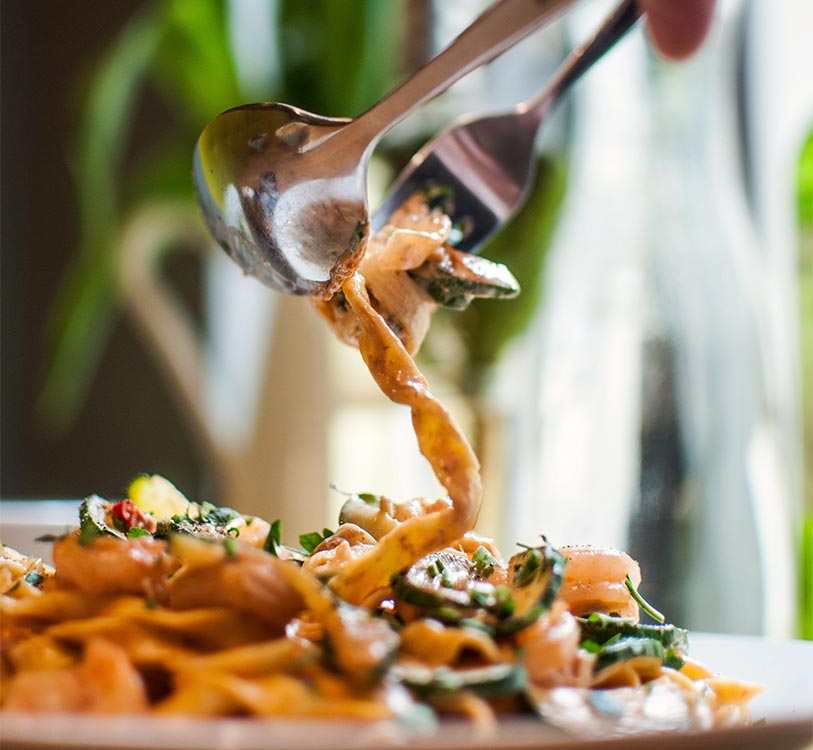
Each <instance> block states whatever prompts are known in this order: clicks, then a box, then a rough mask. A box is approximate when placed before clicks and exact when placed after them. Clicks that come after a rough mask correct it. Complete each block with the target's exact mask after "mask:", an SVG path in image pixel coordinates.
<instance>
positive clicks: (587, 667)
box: [516, 601, 595, 687]
mask: <svg viewBox="0 0 813 750" xmlns="http://www.w3.org/2000/svg"><path fill="white" fill-rule="evenodd" d="M516 640H517V644H518V645H519V646H520V648H521V649H522V651H523V654H524V656H523V658H524V663H525V669H526V670H527V673H528V679H529V680H530V681H531V682H533V683H534V684H535V685H539V686H542V687H546V686H550V687H553V686H555V685H573V686H587V685H589V681H590V677H591V674H592V664H593V661H594V660H595V656H593V655H592V654H588V653H586V652H584V651H580V650H579V643H580V641H581V630H580V628H579V624H578V622H577V621H576V618H575V617H574V616H573V615H572V614H571V613H570V612H568V610H567V608H566V606H565V604H564V603H563V602H561V601H557V602H555V603H554V605H553V606H552V607H551V609H550V610H549V611H548V612H546V613H545V614H544V615H543V616H542V617H540V618H539V619H538V620H537V621H536V622H535V623H534V624H533V625H531V626H530V627H528V628H526V629H525V630H522V631H520V633H518V634H517V637H516Z"/></svg>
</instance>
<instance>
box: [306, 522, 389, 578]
mask: <svg viewBox="0 0 813 750" xmlns="http://www.w3.org/2000/svg"><path fill="white" fill-rule="evenodd" d="M373 545H375V538H374V537H373V536H372V535H370V534H369V533H368V532H366V531H365V530H364V529H362V528H361V527H360V526H356V524H354V523H343V524H342V525H341V526H339V528H338V529H336V531H335V532H334V533H333V534H332V535H331V536H329V537H328V538H327V539H324V540H323V541H322V542H321V543H320V544H318V545H317V546H316V547H315V548H314V550H313V551H312V552H311V554H310V555H309V556H308V558H307V560H305V562H304V563H303V564H302V567H303V568H304V569H305V570H307V571H309V572H311V573H313V575H315V576H316V577H317V578H320V577H322V576H326V577H329V576H332V575H334V574H336V573H338V572H339V570H341V568H342V566H344V565H345V564H347V563H348V562H349V561H350V560H355V559H356V558H357V557H361V556H362V555H363V554H365V553H366V552H367V550H369V549H370V548H371V547H372V546H373Z"/></svg>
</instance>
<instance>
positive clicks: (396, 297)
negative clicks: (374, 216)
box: [312, 193, 452, 354]
mask: <svg viewBox="0 0 813 750" xmlns="http://www.w3.org/2000/svg"><path fill="white" fill-rule="evenodd" d="M451 231H452V222H451V219H449V217H448V216H446V215H444V214H443V213H441V212H439V211H437V210H432V209H430V208H429V207H428V206H427V205H426V201H425V199H424V197H423V195H421V194H420V193H416V194H415V195H413V196H412V197H411V198H410V199H409V200H407V201H406V203H405V204H404V205H403V206H402V207H401V208H399V209H398V210H397V211H396V212H395V213H394V214H393V215H392V217H391V218H390V221H389V224H388V225H387V226H385V227H384V228H383V229H381V231H379V232H377V233H376V234H375V235H374V236H373V237H371V238H370V239H369V241H368V242H367V248H366V250H365V252H364V257H363V258H362V259H361V262H360V263H359V266H358V271H359V273H360V274H361V276H362V277H363V278H364V283H365V287H366V289H367V290H368V291H369V296H370V299H371V300H372V305H373V307H374V308H375V310H376V312H377V313H379V314H380V315H381V316H382V317H383V318H384V319H385V320H386V321H387V325H388V326H389V327H390V328H391V329H392V330H393V331H395V332H397V335H398V337H399V338H400V340H401V342H402V343H403V345H404V347H406V350H407V351H408V352H409V353H410V354H414V353H415V352H416V351H417V350H418V348H419V347H420V345H421V342H422V341H423V339H424V337H425V336H426V332H427V331H428V330H429V322H430V319H431V317H432V313H433V312H434V311H435V310H436V309H437V307H438V304H437V302H435V300H433V299H432V297H431V296H430V295H429V294H428V293H427V292H426V291H425V290H424V289H423V288H422V287H421V286H420V285H419V284H416V283H415V281H414V280H413V279H412V278H411V277H410V276H409V275H408V274H407V273H406V271H407V270H409V269H412V268H416V267H418V266H420V265H421V264H422V263H423V262H424V261H425V260H426V259H427V258H428V257H429V256H430V255H431V254H432V253H433V252H434V251H436V250H437V249H438V248H439V247H441V246H442V245H443V244H444V243H445V242H446V241H447V240H448V239H449V236H450V234H451ZM312 301H313V304H314V307H315V308H316V310H317V312H319V314H320V315H321V316H322V317H323V318H324V319H325V320H326V321H327V322H328V324H329V325H330V327H331V328H332V329H333V331H334V332H335V333H336V335H337V336H338V337H339V339H340V340H341V341H344V342H345V343H346V344H349V345H350V346H355V347H357V346H358V345H359V340H360V338H361V336H362V329H363V325H361V324H360V321H359V319H358V316H357V315H356V314H355V312H354V310H353V309H352V305H351V304H348V303H349V300H348V299H347V297H346V294H345V291H339V292H337V293H336V294H334V295H333V297H331V298H330V299H328V300H323V299H315V298H314V299H313V300H312Z"/></svg>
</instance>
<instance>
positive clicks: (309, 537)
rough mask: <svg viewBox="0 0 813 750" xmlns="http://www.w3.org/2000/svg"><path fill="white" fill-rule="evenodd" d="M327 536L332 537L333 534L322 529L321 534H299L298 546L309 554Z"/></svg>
mask: <svg viewBox="0 0 813 750" xmlns="http://www.w3.org/2000/svg"><path fill="white" fill-rule="evenodd" d="M329 536H333V532H332V531H331V530H330V529H322V533H321V534H320V533H319V532H318V531H311V532H309V533H307V534H300V535H299V545H300V546H301V547H302V549H304V550H305V552H307V553H308V554H310V553H311V552H313V551H314V550H315V549H316V548H317V547H318V546H319V545H320V544H321V543H322V542H323V541H324V540H325V539H327V538H328V537H329Z"/></svg>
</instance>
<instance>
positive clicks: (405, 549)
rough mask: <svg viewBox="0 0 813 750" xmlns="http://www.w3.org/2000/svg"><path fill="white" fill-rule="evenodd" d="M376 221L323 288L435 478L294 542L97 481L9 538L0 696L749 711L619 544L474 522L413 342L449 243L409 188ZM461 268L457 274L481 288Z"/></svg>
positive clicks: (142, 709) (151, 491)
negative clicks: (69, 520)
mask: <svg viewBox="0 0 813 750" xmlns="http://www.w3.org/2000/svg"><path fill="white" fill-rule="evenodd" d="M393 221H394V222H395V223H396V225H395V226H393V225H390V226H388V227H386V228H385V229H383V230H382V231H381V232H380V233H379V234H378V235H377V236H376V237H374V238H372V240H371V242H370V249H369V251H368V255H367V256H366V258H365V260H364V261H363V262H362V265H361V266H360V268H359V270H358V271H357V272H356V273H355V275H354V276H352V277H351V278H350V279H349V280H348V281H347V282H345V284H344V285H343V287H342V290H341V292H340V293H338V294H337V295H336V296H335V297H334V299H333V300H330V301H327V302H325V301H318V302H316V305H317V307H318V308H319V311H320V312H321V314H322V315H323V316H324V317H325V318H326V319H327V320H328V322H329V323H330V325H331V326H332V327H333V328H334V330H336V332H337V334H338V335H339V336H340V338H342V339H343V340H344V341H346V342H348V343H351V344H353V345H357V346H358V348H359V350H360V352H361V355H362V357H363V359H364V361H365V363H366V364H367V367H368V368H369V370H370V372H371V373H372V375H373V377H374V378H375V380H376V383H377V384H378V385H379V387H380V389H381V390H382V391H383V393H384V394H386V395H387V396H388V397H389V398H390V399H392V400H393V401H395V402H396V403H399V404H403V405H405V406H407V407H409V409H410V410H411V414H412V421H413V425H414V429H415V433H416V436H417V438H418V443H419V447H420V450H421V452H422V453H423V455H424V456H425V457H426V458H427V460H428V461H429V463H430V465H431V466H432V468H433V470H434V472H435V474H436V475H437V477H438V479H439V480H440V482H441V484H442V485H443V487H444V488H445V490H446V492H447V497H443V498H436V499H432V498H416V499H412V500H409V501H404V502H400V503H399V502H395V501H392V500H390V499H388V498H385V497H375V496H371V495H364V494H359V495H353V496H351V497H349V498H348V500H347V502H346V504H345V506H344V508H343V509H342V514H341V517H340V524H339V526H338V528H337V529H336V530H335V531H330V530H326V531H325V532H323V533H316V534H315V535H305V537H303V538H301V539H300V543H301V545H302V547H303V548H302V549H299V548H294V547H289V546H286V545H285V544H283V542H282V536H281V531H280V527H279V525H278V523H273V524H271V523H268V522H267V521H265V520H262V519H259V518H252V517H245V516H242V515H240V514H239V513H237V512H235V511H232V510H230V509H228V508H222V507H216V506H213V505H211V504H208V503H200V504H199V503H195V502H190V501H189V500H187V498H186V497H185V496H184V495H183V494H182V493H180V492H179V491H178V490H177V489H176V488H175V487H174V486H173V485H171V484H170V483H169V482H168V481H167V480H165V479H163V478H161V477H156V476H154V477H142V478H140V479H138V480H136V481H135V482H134V483H133V484H132V485H131V487H130V489H129V490H128V493H127V497H126V498H125V499H124V500H121V501H119V502H110V501H106V500H103V499H101V498H98V497H95V496H92V497H90V498H88V499H87V500H86V501H85V503H84V504H83V506H82V510H81V512H80V524H79V527H78V529H77V530H76V531H74V532H72V533H71V534H68V535H66V536H65V537H63V538H61V539H59V540H57V541H56V542H55V545H54V559H55V562H56V571H54V570H53V569H51V568H48V567H47V566H44V565H42V564H41V563H40V562H39V561H37V560H34V559H32V558H28V557H26V556H24V555H21V554H19V553H16V552H15V551H13V550H10V549H8V548H4V550H3V558H2V564H0V591H2V601H1V603H0V613H2V625H1V626H0V634H1V635H2V651H0V658H1V661H0V669H2V672H1V673H0V678H2V679H0V686H1V687H0V703H1V704H2V708H3V710H4V711H12V712H61V713H64V712H84V713H113V714H141V713H151V714H173V715H177V714H181V715H188V716H259V717H283V716H284V717H292V716H297V717H321V718H330V719H353V720H363V721H394V720H398V721H399V722H400V724H401V725H402V726H403V725H405V724H409V723H410V722H419V723H420V722H426V721H432V720H435V719H433V717H438V716H441V715H445V714H457V715H463V716H467V717H469V718H470V719H471V720H472V722H473V723H474V724H475V725H476V726H478V727H480V728H482V729H485V730H488V729H491V730H493V728H494V727H495V726H496V721H497V717H498V716H499V715H500V714H501V713H505V712H509V713H520V712H533V713H536V714H537V715H538V716H539V717H540V718H541V719H542V720H543V721H545V722H548V723H552V724H555V725H557V726H560V727H563V728H565V729H567V730H572V731H575V732H582V733H588V734H605V733H607V732H612V731H623V732H628V731H635V730H639V731H645V730H652V729H655V730H660V729H685V728H706V727H711V726H714V725H719V724H727V723H735V722H744V721H747V720H748V711H747V704H748V702H749V700H750V699H751V698H752V697H753V695H754V694H755V693H756V692H757V691H758V688H756V687H755V686H753V685H749V684H746V683H742V682H738V681H735V680H730V679H727V678H723V677H720V676H716V675H713V674H712V673H711V672H709V671H708V670H706V669H705V668H704V667H703V666H702V665H699V664H696V663H695V662H693V661H691V660H690V659H689V658H688V656H687V655H686V649H687V643H686V634H685V631H682V630H680V629H679V628H675V627H673V626H671V625H643V624H641V623H640V622H639V603H640V602H641V601H642V600H640V597H639V596H638V594H637V587H638V585H639V584H640V582H641V573H640V570H639V569H638V565H637V563H635V561H634V560H632V559H631V558H629V556H627V555H626V554H624V553H623V552H619V551H617V550H605V549H596V548H591V547H564V548H561V549H559V550H557V549H555V548H554V547H553V546H552V545H551V544H550V543H549V542H548V541H547V540H546V539H544V538H541V540H539V541H538V542H537V543H536V546H531V547H523V548H522V549H521V550H520V551H519V552H517V553H516V554H514V555H513V556H512V557H511V558H510V559H509V560H508V561H507V562H506V561H505V560H504V558H503V557H502V555H501V554H500V551H499V550H498V549H497V548H496V546H495V545H494V543H493V542H492V541H491V540H488V539H483V538H480V537H478V536H476V535H475V534H474V533H473V529H474V526H475V521H476V518H477V513H478V510H479V508H480V503H481V495H482V485H481V481H480V473H479V465H478V462H477V458H476V456H475V455H474V453H473V451H472V449H471V447H470V446H469V444H468V442H467V440H466V438H465V436H464V435H463V433H462V431H461V430H460V428H459V427H458V426H457V425H456V423H455V422H454V420H453V419H452V418H451V416H450V415H449V413H448V412H447V411H446V409H445V408H444V407H443V406H442V405H441V404H440V402H439V401H438V400H437V399H436V398H435V397H434V396H433V395H432V393H431V391H430V389H429V385H428V383H427V381H426V379H425V377H424V376H423V375H422V374H421V372H420V371H419V370H418V368H417V366H416V365H415V362H414V361H413V359H412V356H411V354H412V353H414V351H415V350H416V349H417V347H418V346H419V345H420V340H421V339H422V337H423V335H424V333H425V331H426V325H427V320H428V316H429V315H430V314H431V312H432V310H434V308H435V307H437V304H438V299H437V298H436V297H435V296H433V295H432V294H430V293H429V292H428V291H427V290H428V289H435V287H434V286H432V283H433V279H434V277H433V274H435V273H436V272H437V269H444V273H445V272H446V271H445V269H448V268H452V269H453V270H454V269H462V268H463V267H464V266H465V265H466V259H461V258H458V257H457V256H456V255H455V251H454V250H453V249H452V248H451V247H450V246H449V245H448V239H449V233H450V226H449V222H448V219H447V217H445V216H443V214H441V213H439V212H438V211H431V210H430V209H429V208H428V207H427V206H426V204H425V202H423V201H422V200H421V199H420V198H415V199H412V200H411V201H410V202H409V203H408V204H407V205H406V206H405V207H404V208H403V209H402V210H401V211H400V212H398V213H397V214H396V216H395V217H394V219H393ZM433 264H434V265H433ZM464 270H466V269H464ZM469 271H470V269H468V271H466V272H467V273H468V272H469ZM454 273H457V270H454ZM477 273H478V274H480V270H478V271H477ZM427 278H428V279H429V280H430V282H431V283H429V284H423V285H422V284H421V283H419V280H420V279H424V280H425V279H427ZM466 278H467V280H466V281H463V282H460V283H462V284H463V285H464V288H465V289H466V293H468V290H469V289H471V288H475V287H476V288H477V289H480V288H481V287H483V285H484V284H485V286H486V287H487V286H488V284H487V283H485V282H483V279H482V278H481V275H478V276H477V279H476V281H477V284H474V285H472V284H469V282H470V281H471V277H470V276H468V277H466ZM500 278H502V277H500ZM453 283H454V284H456V283H457V281H456V280H455V279H453ZM489 283H490V282H489ZM501 283H502V282H501ZM466 284H468V286H466ZM478 284H479V286H477V285H478ZM455 289H457V287H455ZM456 293H457V292H455V294H456ZM456 299H457V298H456ZM607 706H611V707H610V708H607Z"/></svg>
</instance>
